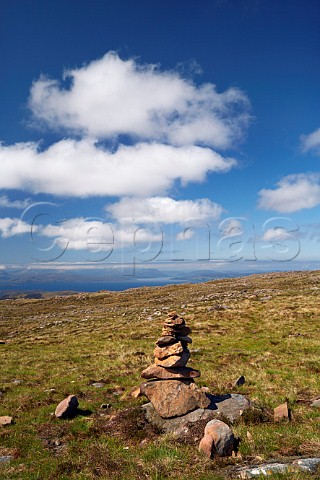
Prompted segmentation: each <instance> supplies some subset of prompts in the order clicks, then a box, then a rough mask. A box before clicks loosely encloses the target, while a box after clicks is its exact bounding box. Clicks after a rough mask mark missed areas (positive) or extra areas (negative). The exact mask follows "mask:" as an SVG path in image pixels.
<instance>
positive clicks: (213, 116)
mask: <svg viewBox="0 0 320 480" xmlns="http://www.w3.org/2000/svg"><path fill="white" fill-rule="evenodd" d="M64 80H67V81H68V84H69V86H63V83H60V82H59V81H58V80H54V79H49V78H47V77H45V76H42V77H40V78H39V79H38V80H37V81H35V82H34V83H33V85H32V88H31V93H30V99H29V105H30V108H31V110H32V112H33V115H34V117H35V118H36V119H38V120H40V121H43V122H45V123H46V124H47V125H49V126H50V127H52V128H58V129H59V128H61V127H62V128H66V129H68V130H69V131H71V132H76V133H80V134H81V135H87V136H91V137H94V138H100V139H101V138H104V139H105V138H113V137H117V136H119V135H123V134H124V135H129V136H131V137H133V138H135V139H138V141H141V140H142V141H145V140H147V141H160V142H164V143H169V144H171V145H179V146H181V145H194V144H201V145H206V146H211V147H213V148H228V147H231V146H232V145H233V143H234V141H237V140H239V139H241V138H242V136H243V133H244V131H245V128H246V126H247V124H248V121H249V119H250V115H249V113H248V109H249V102H248V98H247V96H246V95H245V94H244V93H243V92H241V91H240V90H239V89H237V88H229V89H228V90H226V91H224V92H222V93H218V92H217V91H216V88H215V85H213V84H212V83H206V84H202V85H200V86H197V85H195V84H193V83H192V82H191V81H188V80H186V79H184V78H182V77H181V76H180V75H179V73H178V72H177V71H162V70H160V68H158V66H156V65H150V64H149V65H142V64H139V63H138V62H137V61H136V60H135V59H129V60H122V59H121V58H120V57H119V56H118V55H117V54H116V53H115V52H109V53H107V54H106V55H105V56H104V57H102V58H100V59H98V60H96V61H93V62H91V63H89V64H87V65H85V66H82V67H81V68H75V69H72V70H66V71H65V73H64Z"/></svg>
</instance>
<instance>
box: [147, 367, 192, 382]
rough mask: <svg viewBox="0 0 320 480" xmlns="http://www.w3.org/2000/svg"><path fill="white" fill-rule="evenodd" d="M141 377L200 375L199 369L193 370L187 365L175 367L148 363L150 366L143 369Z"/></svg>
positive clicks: (186, 376)
mask: <svg viewBox="0 0 320 480" xmlns="http://www.w3.org/2000/svg"><path fill="white" fill-rule="evenodd" d="M141 377H142V378H147V379H150V378H160V379H163V380H165V379H170V378H197V377H200V372H199V370H194V369H193V368H189V367H177V368H165V367H160V366H158V365H150V367H148V368H146V369H145V370H143V372H142V373H141Z"/></svg>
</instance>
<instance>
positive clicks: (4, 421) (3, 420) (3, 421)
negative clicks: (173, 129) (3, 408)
mask: <svg viewBox="0 0 320 480" xmlns="http://www.w3.org/2000/svg"><path fill="white" fill-rule="evenodd" d="M12 423H13V419H12V417H9V416H7V415H5V416H3V417H0V426H3V427H4V426H5V425H11V424H12Z"/></svg>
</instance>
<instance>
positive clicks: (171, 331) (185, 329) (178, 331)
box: [162, 325, 191, 337]
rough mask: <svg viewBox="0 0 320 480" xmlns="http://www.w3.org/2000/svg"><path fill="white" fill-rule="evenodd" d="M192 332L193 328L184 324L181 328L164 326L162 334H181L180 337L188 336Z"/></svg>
mask: <svg viewBox="0 0 320 480" xmlns="http://www.w3.org/2000/svg"><path fill="white" fill-rule="evenodd" d="M190 333H191V328H189V327H187V326H185V325H184V326H182V327H180V328H179V329H178V328H174V327H163V329H162V335H163V336H173V337H175V336H180V337H186V336H188V335H190Z"/></svg>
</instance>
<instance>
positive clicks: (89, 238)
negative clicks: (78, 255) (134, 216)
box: [39, 217, 162, 251]
mask: <svg viewBox="0 0 320 480" xmlns="http://www.w3.org/2000/svg"><path fill="white" fill-rule="evenodd" d="M39 233H40V235H41V236H44V237H49V238H54V239H55V244H56V245H58V246H59V247H60V248H62V249H66V248H68V249H70V250H92V251H95V250H99V251H111V250H112V249H113V248H122V247H123V246H134V245H135V244H137V243H152V242H161V241H162V232H161V231H156V232H155V231H152V230H151V229H148V228H138V227H136V226H132V225H131V226H127V227H119V226H118V225H116V224H112V223H107V222H104V221H103V220H99V219H96V220H95V219H85V218H81V217H79V218H71V219H69V220H66V221H64V222H61V223H60V224H58V225H51V224H49V225H46V226H44V227H42V228H41V230H40V232H39Z"/></svg>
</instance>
